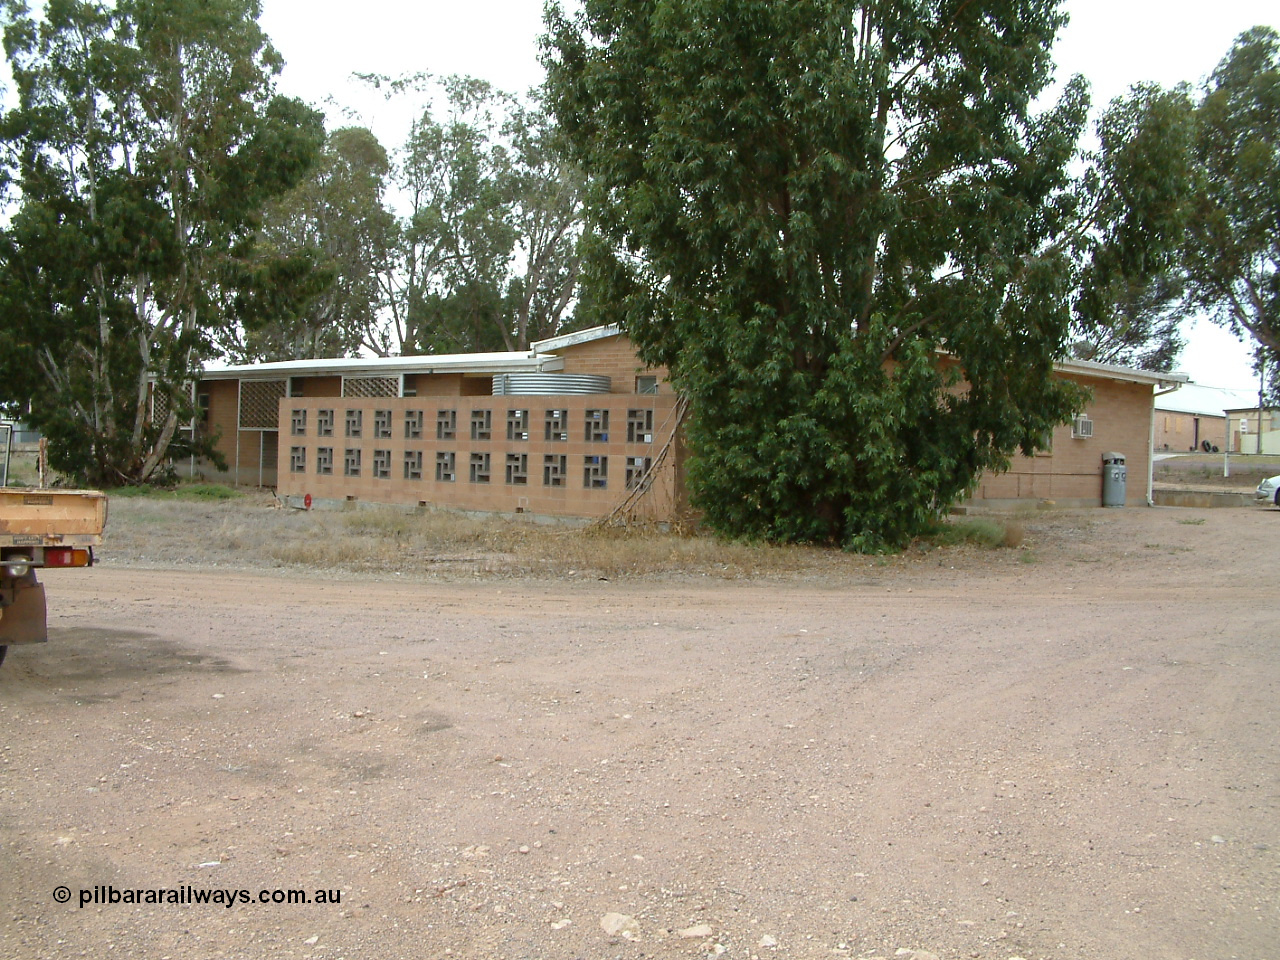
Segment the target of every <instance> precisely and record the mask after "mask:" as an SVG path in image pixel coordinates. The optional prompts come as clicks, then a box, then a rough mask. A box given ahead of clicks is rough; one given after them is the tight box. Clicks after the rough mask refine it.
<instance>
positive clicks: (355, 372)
mask: <svg viewBox="0 0 1280 960" xmlns="http://www.w3.org/2000/svg"><path fill="white" fill-rule="evenodd" d="M562 369H564V361H563V360H562V359H560V358H559V357H554V356H545V357H540V356H535V355H534V353H533V352H532V351H528V352H519V351H516V352H511V353H451V354H440V355H436V356H421V357H348V358H343V359H337V360H282V361H279V362H277V363H250V364H244V365H241V366H235V365H231V364H222V363H211V364H209V365H208V366H206V367H205V368H204V372H203V373H202V374H201V378H202V379H204V380H236V379H239V380H265V379H272V378H276V377H306V376H312V377H314V376H366V377H368V376H398V375H400V374H402V373H481V374H494V373H552V372H555V371H557V370H562Z"/></svg>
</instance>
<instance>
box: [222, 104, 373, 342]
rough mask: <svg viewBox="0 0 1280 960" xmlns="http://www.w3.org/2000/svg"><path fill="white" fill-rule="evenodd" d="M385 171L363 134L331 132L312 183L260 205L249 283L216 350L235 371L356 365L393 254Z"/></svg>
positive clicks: (358, 130)
mask: <svg viewBox="0 0 1280 960" xmlns="http://www.w3.org/2000/svg"><path fill="white" fill-rule="evenodd" d="M390 170H391V163H390V160H389V158H388V156H387V151H386V149H385V148H384V147H383V146H382V144H381V143H379V142H378V139H377V138H376V137H375V136H374V135H373V134H372V133H371V132H370V131H369V130H367V129H365V128H364V127H340V128H338V129H336V130H333V131H330V132H329V133H328V134H327V135H326V137H325V142H324V147H323V148H322V149H321V151H320V157H319V159H318V161H317V162H316V165H315V166H314V167H313V168H312V170H311V172H310V174H309V175H308V176H307V178H306V179H305V180H303V181H302V183H300V184H298V185H297V186H296V187H294V188H293V190H291V191H289V192H288V193H287V194H285V195H283V196H281V197H279V198H278V199H276V200H275V201H273V202H272V203H271V204H269V205H268V207H267V210H266V213H265V217H264V223H263V226H262V230H261V237H260V242H259V245H258V259H259V261H260V263H261V266H260V267H259V270H258V276H257V278H256V280H257V282H251V283H248V284H243V285H240V286H238V287H237V288H236V289H235V297H236V298H237V299H236V302H237V305H238V306H239V307H240V309H237V310H235V311H234V312H233V313H232V316H233V317H234V318H235V319H236V320H237V321H238V322H236V323H235V324H234V325H233V326H230V327H228V328H227V329H225V330H224V331H222V334H221V336H220V337H219V346H220V347H221V349H222V351H223V352H224V354H226V355H228V356H229V357H231V358H232V359H234V360H237V361H238V362H241V363H252V362H259V361H262V362H266V361H273V360H304V359H310V358H314V357H347V356H355V355H356V354H357V353H358V351H359V349H360V347H361V344H362V343H363V341H364V338H365V337H366V336H367V335H368V333H369V331H371V330H375V329H377V328H378V326H379V323H380V322H381V315H382V311H383V307H384V306H385V300H384V298H383V295H382V288H381V284H380V283H379V273H380V271H382V270H384V269H385V265H386V264H387V263H388V261H389V260H390V259H391V258H392V256H393V254H394V251H395V237H396V223H395V217H394V215H393V214H392V212H391V211H390V210H389V209H387V206H386V203H385V193H386V186H387V177H388V176H389V174H390Z"/></svg>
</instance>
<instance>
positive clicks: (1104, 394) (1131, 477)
mask: <svg viewBox="0 0 1280 960" xmlns="http://www.w3.org/2000/svg"><path fill="white" fill-rule="evenodd" d="M1069 379H1072V380H1076V381H1077V382H1079V383H1082V384H1084V385H1085V386H1087V387H1089V388H1090V389H1092V391H1093V399H1092V401H1090V402H1089V403H1088V404H1087V405H1086V406H1085V408H1084V409H1083V410H1082V411H1080V412H1081V413H1083V414H1084V415H1086V416H1087V417H1089V419H1091V420H1092V421H1093V436H1092V437H1091V438H1089V439H1087V440H1083V439H1075V438H1073V437H1072V436H1071V427H1070V426H1064V427H1059V428H1058V429H1056V430H1055V431H1054V432H1053V449H1052V451H1051V454H1042V455H1039V456H1035V457H1023V456H1016V457H1014V458H1013V463H1012V465H1011V466H1010V467H1009V470H1008V471H1007V472H1005V473H1001V474H984V475H983V477H982V479H981V480H980V481H979V482H978V488H977V490H976V491H975V492H974V496H973V499H974V500H985V501H993V500H1028V499H1030V500H1053V501H1056V502H1058V503H1062V504H1064V505H1078V506H1098V505H1100V504H1101V503H1102V455H1103V454H1104V453H1110V452H1113V451H1114V452H1117V453H1122V454H1124V456H1125V467H1126V468H1127V471H1128V480H1127V483H1126V485H1125V501H1126V503H1127V504H1129V505H1131V506H1141V505H1143V504H1145V503H1146V502H1147V477H1148V476H1149V471H1150V459H1149V457H1148V452H1147V443H1148V440H1149V437H1150V415H1151V396H1152V388H1151V386H1150V385H1149V384H1141V383H1121V382H1116V381H1113V380H1095V379H1092V378H1077V377H1070V378H1069Z"/></svg>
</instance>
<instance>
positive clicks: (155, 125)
mask: <svg viewBox="0 0 1280 960" xmlns="http://www.w3.org/2000/svg"><path fill="white" fill-rule="evenodd" d="M258 12H259V7H258V3H257V0H120V2H118V3H116V4H115V5H107V4H105V3H97V2H83V0H51V2H49V3H47V4H46V6H45V11H44V17H43V18H42V19H36V18H35V17H33V16H32V15H31V14H30V12H29V11H28V10H27V8H26V7H25V6H24V5H23V4H22V3H21V2H19V0H7V2H6V3H5V4H4V16H5V32H4V41H5V52H6V54H7V56H8V59H9V63H10V66H11V69H12V71H13V76H14V84H15V93H16V105H15V106H14V107H13V108H12V109H11V110H9V111H7V112H6V113H5V114H4V116H3V120H2V121H0V141H2V142H3V147H4V150H5V153H4V173H5V177H6V180H7V183H8V184H9V186H10V187H11V189H12V193H11V194H10V195H9V201H10V202H9V209H8V211H7V212H8V214H9V219H8V223H7V226H6V227H5V228H4V230H3V232H2V234H0V309H3V311H4V315H5V324H4V327H3V330H2V331H0V341H2V342H0V382H2V383H3V384H4V387H3V390H4V392H5V394H6V399H10V400H13V401H17V402H20V403H23V404H27V403H29V404H30V411H31V412H30V419H31V421H32V422H33V423H35V424H36V425H37V426H39V427H40V428H41V429H43V431H44V432H45V433H46V434H47V435H48V436H49V437H50V439H51V441H53V443H52V446H51V454H50V458H51V462H53V464H54V465H55V466H56V467H58V468H59V469H62V470H64V471H67V472H69V473H72V474H75V475H76V476H78V477H80V478H82V479H84V480H87V481H89V482H92V483H96V484H101V483H118V482H121V481H143V480H147V479H148V478H150V477H151V476H153V474H154V473H155V472H156V470H157V468H159V467H160V466H161V464H162V463H163V462H164V460H165V457H166V454H167V453H169V451H170V445H171V443H173V442H174V437H175V433H176V432H177V429H178V426H179V424H180V423H183V422H185V421H186V420H187V419H189V417H190V415H191V403H190V385H191V382H192V378H193V375H194V373H195V371H196V370H197V365H198V362H199V359H200V357H201V355H202V353H204V352H206V351H207V350H208V348H209V334H210V332H211V331H212V330H213V329H215V328H217V327H218V326H219V325H221V324H223V323H225V322H226V319H227V318H226V315H225V311H227V310H229V309H233V308H234V305H235V303H236V298H235V297H234V296H233V295H232V294H233V288H234V287H236V286H238V285H244V284H246V283H248V282H249V281H251V280H252V279H253V277H254V276H255V275H256V274H257V272H258V270H259V269H260V268H261V267H262V266H263V264H262V262H261V261H259V260H256V259H255V258H256V250H255V242H256V236H257V228H258V225H259V221H260V215H261V211H262V208H263V206H264V205H265V204H266V202H267V201H268V200H269V199H270V198H272V197H274V196H277V195H278V194H280V193H282V192H284V191H285V190H287V189H288V188H290V187H292V186H293V185H294V184H295V183H296V182H297V181H298V180H299V179H300V177H301V176H302V175H303V174H304V173H305V171H306V170H307V168H308V166H309V165H310V163H311V162H312V160H313V158H314V155H315V152H316V149H317V147H318V145H319V141H320V137H321V126H320V117H319V115H318V114H316V113H315V112H314V111H312V110H310V109H308V108H306V107H305V106H303V105H302V104H301V103H299V102H298V101H295V100H290V99H285V98H281V97H278V96H275V95H274V91H273V77H274V75H275V74H276V73H277V72H278V71H279V68H280V59H279V57H278V55H277V54H276V52H275V51H274V50H273V49H272V47H271V46H270V44H269V43H268V41H267V38H266V37H265V36H264V35H263V33H262V31H261V30H260V28H259V27H258V23H257V17H258ZM248 305H249V304H248V302H246V304H245V306H246V307H247V306H248ZM152 383H154V388H152V387H151V386H150V384H152ZM153 411H154V412H155V413H156V414H157V415H156V416H154V417H153V416H152V413H153Z"/></svg>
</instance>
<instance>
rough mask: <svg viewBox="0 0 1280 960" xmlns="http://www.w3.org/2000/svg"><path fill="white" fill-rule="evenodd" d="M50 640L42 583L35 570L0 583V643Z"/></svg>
mask: <svg viewBox="0 0 1280 960" xmlns="http://www.w3.org/2000/svg"><path fill="white" fill-rule="evenodd" d="M48 639H49V632H48V624H47V622H46V620H45V605H44V584H42V583H39V582H38V581H37V580H36V578H35V574H34V573H28V574H27V576H25V577H20V578H18V579H17V580H5V581H3V583H2V584H0V645H7V644H15V643H44V642H45V641H46V640H48Z"/></svg>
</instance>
